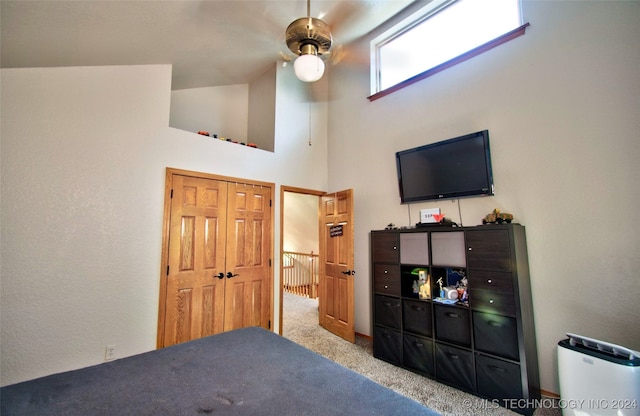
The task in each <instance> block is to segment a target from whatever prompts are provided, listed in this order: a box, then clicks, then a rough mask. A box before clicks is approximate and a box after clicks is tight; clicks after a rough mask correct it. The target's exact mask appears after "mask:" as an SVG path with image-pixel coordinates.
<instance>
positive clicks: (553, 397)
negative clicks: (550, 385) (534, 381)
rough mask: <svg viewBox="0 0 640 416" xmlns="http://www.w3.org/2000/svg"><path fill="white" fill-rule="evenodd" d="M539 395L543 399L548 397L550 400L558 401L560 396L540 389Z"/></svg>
mask: <svg viewBox="0 0 640 416" xmlns="http://www.w3.org/2000/svg"><path fill="white" fill-rule="evenodd" d="M540 394H541V395H542V396H545V397H550V398H552V399H559V398H560V395H559V394H558V393H554V392H552V391H547V390H542V389H540Z"/></svg>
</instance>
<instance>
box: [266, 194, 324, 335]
mask: <svg viewBox="0 0 640 416" xmlns="http://www.w3.org/2000/svg"><path fill="white" fill-rule="evenodd" d="M285 192H293V193H296V194H303V195H314V196H317V197H318V201H319V200H320V197H321V196H322V195H326V194H327V193H326V192H325V191H317V190H314V189H306V188H296V187H295V186H286V185H281V186H280V302H279V303H280V305H279V306H280V320H279V325H278V328H279V333H280V335H282V321H283V312H284V281H283V279H282V276H284V266H283V261H282V258H283V256H284V254H283V252H284V210H285V206H284V193H285ZM318 204H319V202H318ZM316 215H320V205H318V211H317V214H316Z"/></svg>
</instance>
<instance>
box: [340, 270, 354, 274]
mask: <svg viewBox="0 0 640 416" xmlns="http://www.w3.org/2000/svg"><path fill="white" fill-rule="evenodd" d="M342 274H347V275H352V274H356V271H355V270H347V271H346V272H342Z"/></svg>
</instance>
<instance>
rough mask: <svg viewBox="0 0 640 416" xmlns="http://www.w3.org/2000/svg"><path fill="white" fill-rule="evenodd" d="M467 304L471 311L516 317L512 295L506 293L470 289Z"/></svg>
mask: <svg viewBox="0 0 640 416" xmlns="http://www.w3.org/2000/svg"><path fill="white" fill-rule="evenodd" d="M469 304H470V305H471V309H473V310H477V311H483V312H490V313H498V314H501V315H508V316H515V315H516V303H515V299H514V298H513V295H510V294H506V293H499V292H493V291H490V290H483V289H474V288H471V289H470V290H469Z"/></svg>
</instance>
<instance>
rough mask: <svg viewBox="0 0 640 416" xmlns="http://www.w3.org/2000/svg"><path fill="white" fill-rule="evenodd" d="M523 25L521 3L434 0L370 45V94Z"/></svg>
mask: <svg viewBox="0 0 640 416" xmlns="http://www.w3.org/2000/svg"><path fill="white" fill-rule="evenodd" d="M521 25H522V16H521V12H520V1H519V0H435V1H432V2H431V3H429V5H428V6H427V7H425V8H423V9H422V10H420V11H419V12H417V13H415V14H414V15H413V16H411V17H409V18H408V19H406V20H405V21H403V22H401V23H400V24H398V25H396V26H394V27H393V28H391V29H390V30H388V31H387V32H385V33H383V34H382V35H380V36H378V37H377V38H375V39H374V40H372V41H371V93H372V94H376V93H379V92H380V91H383V90H386V89H388V88H391V87H393V86H395V85H397V84H399V83H402V82H403V81H405V80H407V79H410V78H411V77H414V76H416V75H418V74H421V73H424V72H426V71H429V70H430V69H432V68H435V67H438V66H439V65H442V64H443V63H445V62H449V61H451V60H454V59H456V58H457V57H459V56H461V55H464V54H465V53H467V52H469V51H471V50H473V49H475V48H478V47H479V46H481V45H484V44H486V43H487V42H490V41H492V40H494V39H496V38H499V37H501V36H503V35H505V34H507V33H509V32H511V31H513V30H514V29H517V28H518V27H520V26H521Z"/></svg>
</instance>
